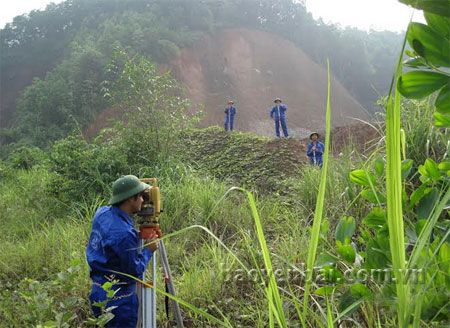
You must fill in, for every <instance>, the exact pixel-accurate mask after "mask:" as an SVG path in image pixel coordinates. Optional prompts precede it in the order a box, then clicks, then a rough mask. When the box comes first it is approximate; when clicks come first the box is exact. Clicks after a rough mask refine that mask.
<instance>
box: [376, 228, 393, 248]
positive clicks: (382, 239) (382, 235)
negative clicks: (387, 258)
mask: <svg viewBox="0 0 450 328" xmlns="http://www.w3.org/2000/svg"><path fill="white" fill-rule="evenodd" d="M375 239H376V241H377V244H378V247H379V248H380V249H381V250H383V251H384V252H385V254H386V255H389V254H388V253H389V252H390V250H391V246H390V244H389V230H388V227H387V225H385V226H383V227H381V229H380V230H378V232H377V236H376V238H375Z"/></svg>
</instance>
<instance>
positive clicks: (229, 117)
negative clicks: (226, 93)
mask: <svg viewBox="0 0 450 328" xmlns="http://www.w3.org/2000/svg"><path fill="white" fill-rule="evenodd" d="M233 104H234V102H232V101H231V100H230V101H229V102H228V106H227V107H226V108H225V131H228V123H229V124H230V131H233V126H234V115H235V114H236V107H234V106H233Z"/></svg>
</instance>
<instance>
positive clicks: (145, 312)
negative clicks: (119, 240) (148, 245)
mask: <svg viewBox="0 0 450 328" xmlns="http://www.w3.org/2000/svg"><path fill="white" fill-rule="evenodd" d="M143 244H144V241H142V242H141V246H143ZM142 278H143V280H144V281H145V273H144V276H143V277H142ZM152 284H153V286H155V287H156V254H155V253H153V256H152ZM138 289H139V292H138V295H139V298H140V303H139V304H140V307H139V320H138V327H139V328H156V290H155V289H154V288H150V287H146V286H144V285H140V286H139V287H138Z"/></svg>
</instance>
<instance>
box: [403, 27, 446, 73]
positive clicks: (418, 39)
mask: <svg viewBox="0 0 450 328" xmlns="http://www.w3.org/2000/svg"><path fill="white" fill-rule="evenodd" d="M407 38H408V43H409V45H410V46H411V48H413V49H414V51H415V52H416V53H417V54H419V55H420V56H421V57H423V58H425V59H426V60H428V61H429V62H431V63H433V64H434V65H436V66H445V67H450V62H449V61H450V58H449V55H448V54H449V53H450V42H449V40H448V39H446V38H444V37H443V36H442V35H440V34H438V33H437V32H435V31H434V30H433V29H432V28H431V27H429V26H427V25H425V24H422V23H416V22H411V23H409V27H408V34H407Z"/></svg>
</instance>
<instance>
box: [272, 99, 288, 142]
mask: <svg viewBox="0 0 450 328" xmlns="http://www.w3.org/2000/svg"><path fill="white" fill-rule="evenodd" d="M274 102H275V106H273V107H272V110H271V111H270V118H272V119H274V120H275V134H276V135H277V137H279V136H280V124H281V128H282V129H283V134H284V136H285V137H289V134H288V131H287V126H286V110H287V106H286V105H285V104H282V103H281V99H280V98H277V99H275V101H274Z"/></svg>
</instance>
